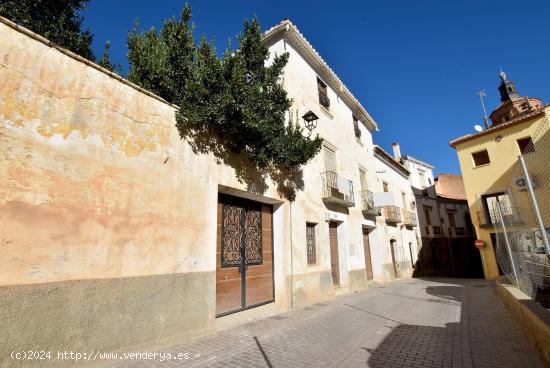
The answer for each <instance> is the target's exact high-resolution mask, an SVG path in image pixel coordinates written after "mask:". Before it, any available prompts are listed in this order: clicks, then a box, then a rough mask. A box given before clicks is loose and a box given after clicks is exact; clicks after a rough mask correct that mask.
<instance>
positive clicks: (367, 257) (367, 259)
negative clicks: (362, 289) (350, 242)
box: [363, 228, 373, 281]
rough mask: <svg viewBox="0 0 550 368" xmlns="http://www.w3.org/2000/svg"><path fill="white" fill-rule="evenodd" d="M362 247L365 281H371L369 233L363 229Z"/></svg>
mask: <svg viewBox="0 0 550 368" xmlns="http://www.w3.org/2000/svg"><path fill="white" fill-rule="evenodd" d="M363 247H364V248H365V271H366V272H367V281H368V280H372V279H373V275H372V259H371V257H370V242H369V231H368V230H367V229H365V228H363Z"/></svg>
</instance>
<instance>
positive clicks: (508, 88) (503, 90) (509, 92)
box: [498, 70, 520, 102]
mask: <svg viewBox="0 0 550 368" xmlns="http://www.w3.org/2000/svg"><path fill="white" fill-rule="evenodd" d="M498 75H499V77H500V86H498V91H499V92H500V102H504V101H511V100H512V99H515V98H519V97H520V96H519V93H518V92H517V91H516V86H515V85H514V82H512V81H511V80H508V78H507V77H506V73H504V72H503V71H502V70H501V71H500V73H498Z"/></svg>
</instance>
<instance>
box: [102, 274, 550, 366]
mask: <svg viewBox="0 0 550 368" xmlns="http://www.w3.org/2000/svg"><path fill="white" fill-rule="evenodd" d="M163 351H165V352H167V351H169V352H187V353H189V357H190V358H189V359H188V360H181V361H178V362H174V361H170V362H168V361H164V362H160V361H154V362H153V361H124V362H120V363H118V364H116V365H115V366H113V367H117V368H122V367H180V366H181V367H201V368H202V367H204V368H206V367H209V368H217V367H219V368H222V367H224V368H225V367H244V368H253V367H274V368H282V367H289V368H295V367H339V368H347V367H375V368H391V367H419V368H426V367H433V368H435V367H449V368H451V367H475V368H484V367H495V368H496V367H498V368H505V367H518V368H519V367H521V368H527V367H545V364H544V363H543V362H542V360H541V359H540V358H539V356H538V353H537V351H536V350H535V348H534V347H533V346H532V345H531V344H530V343H529V342H528V341H527V339H526V337H525V335H524V334H523V333H522V332H521V330H519V328H518V326H517V325H516V324H515V323H514V321H513V320H511V318H510V316H509V315H508V313H507V311H506V309H505V308H504V307H503V305H502V304H501V303H500V301H499V300H498V299H497V297H496V295H495V293H494V290H493V284H492V283H491V282H489V281H485V280H451V279H430V280H419V279H408V280H400V281H397V282H394V283H391V284H384V285H379V286H373V287H371V288H370V289H369V290H367V291H365V292H361V293H357V294H353V295H347V296H342V297H338V298H336V299H335V300H332V301H328V302H323V303H318V304H315V305H312V306H310V307H307V308H305V309H301V310H298V311H295V312H293V313H285V314H282V315H278V316H274V317H271V318H267V319H264V320H259V321H256V322H252V323H248V324H245V325H243V326H240V327H238V328H233V329H231V330H228V331H222V332H218V333H216V334H214V335H211V336H208V337H205V338H200V339H198V340H196V341H193V342H190V343H187V344H183V345H179V346H172V347H170V348H168V349H165V350H163Z"/></svg>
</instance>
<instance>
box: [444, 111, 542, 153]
mask: <svg viewBox="0 0 550 368" xmlns="http://www.w3.org/2000/svg"><path fill="white" fill-rule="evenodd" d="M548 106H550V105H546V106H543V107H542V109H540V110H537V111H534V112H531V113H529V114H526V115H523V116H520V117H518V118H516V119H513V120H510V121H508V122H506V123H502V124H498V125H495V126H492V127H490V128H488V129H485V130H483V131H481V132H479V133H476V134H467V135H464V136H462V137H459V138H456V139H453V140H452V141H450V142H449V145H450V146H451V147H453V148H456V146H458V145H459V144H462V143H465V142H468V141H471V140H474V139H477V138H479V137H483V136H485V135H488V134H491V133H494V132H498V131H500V130H504V129H507V128H509V127H511V126H515V125H518V124H521V123H525V122H527V121H530V120H533V119H535V118H538V117H541V116H544V115H546V108H547V107H548Z"/></svg>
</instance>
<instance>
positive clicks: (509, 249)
mask: <svg viewBox="0 0 550 368" xmlns="http://www.w3.org/2000/svg"><path fill="white" fill-rule="evenodd" d="M496 207H497V209H498V217H499V219H500V223H501V224H502V232H503V233H504V243H505V245H506V251H507V252H508V257H510V265H511V266H512V272H513V273H514V278H515V279H516V286H519V278H518V273H517V271H516V262H514V256H513V254H512V248H510V239H508V233H507V232H506V225H505V224H504V217H503V216H502V210H501V209H500V203H499V202H497V203H496Z"/></svg>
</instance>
